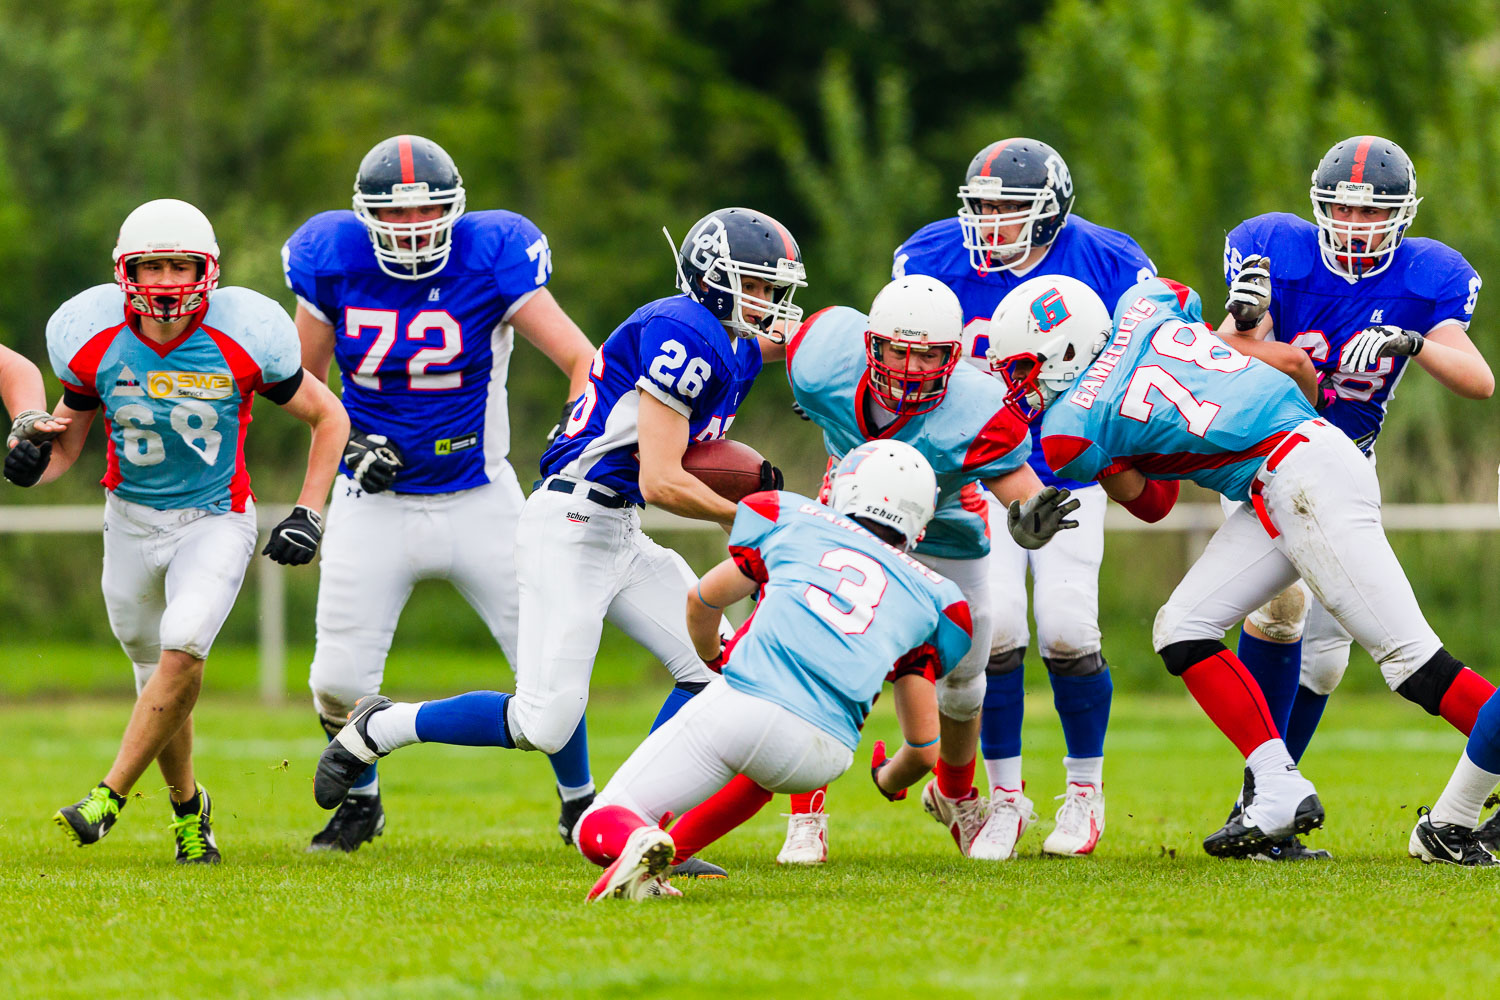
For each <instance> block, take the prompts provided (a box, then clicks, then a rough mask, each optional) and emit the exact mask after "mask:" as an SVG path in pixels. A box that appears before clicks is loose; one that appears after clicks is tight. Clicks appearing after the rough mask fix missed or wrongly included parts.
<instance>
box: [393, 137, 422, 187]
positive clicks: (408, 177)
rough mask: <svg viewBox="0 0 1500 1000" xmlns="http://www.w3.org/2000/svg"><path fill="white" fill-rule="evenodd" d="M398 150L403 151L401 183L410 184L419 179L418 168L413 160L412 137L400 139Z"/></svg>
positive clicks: (398, 139)
mask: <svg viewBox="0 0 1500 1000" xmlns="http://www.w3.org/2000/svg"><path fill="white" fill-rule="evenodd" d="M396 148H397V149H398V150H400V151H401V183H403V184H410V183H411V182H412V181H414V180H416V179H417V168H416V166H415V165H414V164H413V163H412V160H411V136H409V135H403V136H400V137H398V138H397V139H396Z"/></svg>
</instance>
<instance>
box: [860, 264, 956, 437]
mask: <svg viewBox="0 0 1500 1000" xmlns="http://www.w3.org/2000/svg"><path fill="white" fill-rule="evenodd" d="M963 339H964V310H963V306H961V305H959V302H958V296H957V295H954V294H953V289H951V288H949V287H948V286H947V285H945V284H943V283H942V282H941V281H938V280H937V279H936V278H930V277H928V276H927V275H925V274H909V275H906V276H904V277H901V278H897V279H896V280H895V281H892V282H891V283H890V284H889V285H886V286H885V287H884V288H883V289H881V290H880V294H879V295H877V296H875V301H874V303H873V304H871V306H870V319H869V327H868V328H867V329H866V331H865V357H866V359H867V360H868V361H869V364H870V391H871V392H873V393H874V394H875V399H876V400H877V401H878V402H879V403H880V405H881V406H884V407H885V408H886V409H887V410H890V411H891V412H892V413H899V414H903V415H911V414H917V413H926V412H927V411H928V410H931V409H933V408H934V407H936V406H937V405H938V404H939V403H941V402H942V401H943V396H944V395H945V394H946V393H947V392H948V379H949V378H950V377H951V376H952V375H953V369H954V368H956V367H957V366H958V359H959V356H960V355H961V354H962V353H963ZM887 344H891V345H894V346H896V347H900V348H905V352H904V356H903V358H902V363H901V364H900V365H899V366H896V365H891V364H888V363H886V361H885V359H884V357H883V354H884V348H885V345H887ZM930 351H935V352H938V353H937V354H936V355H935V358H936V361H935V362H928V361H926V360H925V359H926V358H927V357H928V352H930ZM914 355H920V356H921V357H922V358H923V359H924V361H923V362H919V364H918V367H913V365H912V361H913V356H914Z"/></svg>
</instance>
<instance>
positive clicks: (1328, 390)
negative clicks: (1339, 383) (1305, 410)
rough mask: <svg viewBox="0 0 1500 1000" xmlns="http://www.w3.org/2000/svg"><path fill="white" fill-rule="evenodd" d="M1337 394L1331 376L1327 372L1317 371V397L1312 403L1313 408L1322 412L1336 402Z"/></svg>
mask: <svg viewBox="0 0 1500 1000" xmlns="http://www.w3.org/2000/svg"><path fill="white" fill-rule="evenodd" d="M1338 399H1339V394H1338V390H1337V388H1336V387H1335V386H1334V384H1333V376H1332V375H1329V374H1328V373H1327V372H1318V398H1317V401H1316V402H1314V403H1313V409H1315V410H1317V411H1318V412H1319V413H1322V412H1323V411H1324V410H1326V409H1328V408H1329V407H1330V406H1332V405H1333V404H1334V403H1336V402H1338Z"/></svg>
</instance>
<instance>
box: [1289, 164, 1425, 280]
mask: <svg viewBox="0 0 1500 1000" xmlns="http://www.w3.org/2000/svg"><path fill="white" fill-rule="evenodd" d="M1310 196H1311V198H1312V205H1313V222H1315V223H1316V224H1317V226H1318V247H1319V249H1320V250H1321V251H1322V254H1321V256H1322V259H1323V265H1324V266H1325V267H1327V268H1328V269H1329V270H1330V271H1332V272H1333V273H1334V274H1337V275H1338V276H1339V277H1341V278H1344V279H1346V280H1349V281H1358V280H1360V279H1362V278H1369V277H1373V276H1374V275H1377V274H1379V273H1381V272H1382V271H1384V270H1385V269H1386V268H1388V267H1390V266H1391V263H1392V262H1393V261H1394V260H1395V253H1396V250H1397V248H1398V247H1400V246H1401V241H1402V239H1403V238H1404V237H1405V235H1406V230H1407V228H1408V227H1409V226H1410V225H1411V224H1412V221H1413V220H1414V219H1415V218H1416V216H1417V206H1418V205H1419V204H1420V203H1421V201H1422V199H1421V198H1419V197H1417V175H1416V170H1415V169H1414V168H1413V166H1412V162H1411V159H1410V158H1409V157H1408V156H1407V155H1406V153H1405V151H1403V150H1402V149H1401V147H1400V146H1397V145H1396V144H1395V143H1393V142H1390V141H1389V140H1386V139H1382V138H1380V137H1379V136H1355V137H1354V138H1351V139H1345V140H1344V141H1343V142H1340V143H1338V144H1337V145H1335V146H1334V147H1333V148H1332V149H1330V150H1329V151H1328V152H1327V153H1325V154H1324V156H1323V159H1322V160H1320V161H1319V163H1318V166H1317V169H1315V170H1314V171H1313V175H1312V188H1311V190H1310ZM1334 206H1346V207H1348V208H1352V209H1360V208H1363V209H1384V210H1386V213H1387V214H1386V217H1385V218H1384V219H1379V220H1375V221H1370V222H1357V221H1353V220H1351V219H1348V218H1347V217H1346V219H1344V220H1340V219H1338V218H1336V217H1335V212H1334Z"/></svg>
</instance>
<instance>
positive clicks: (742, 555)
mask: <svg viewBox="0 0 1500 1000" xmlns="http://www.w3.org/2000/svg"><path fill="white" fill-rule="evenodd" d="M729 558H731V559H733V560H734V564H735V566H737V567H738V568H739V571H740V572H741V573H743V574H745V575H746V576H747V577H749V578H750V579H752V580H754V581H755V582H756V583H760V584H765V583H769V582H770V580H771V575H770V574H769V573H767V572H766V561H765V560H764V559H762V558H761V557H760V550H759V549H750V548H746V547H745V546H743V545H731V546H729Z"/></svg>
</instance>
